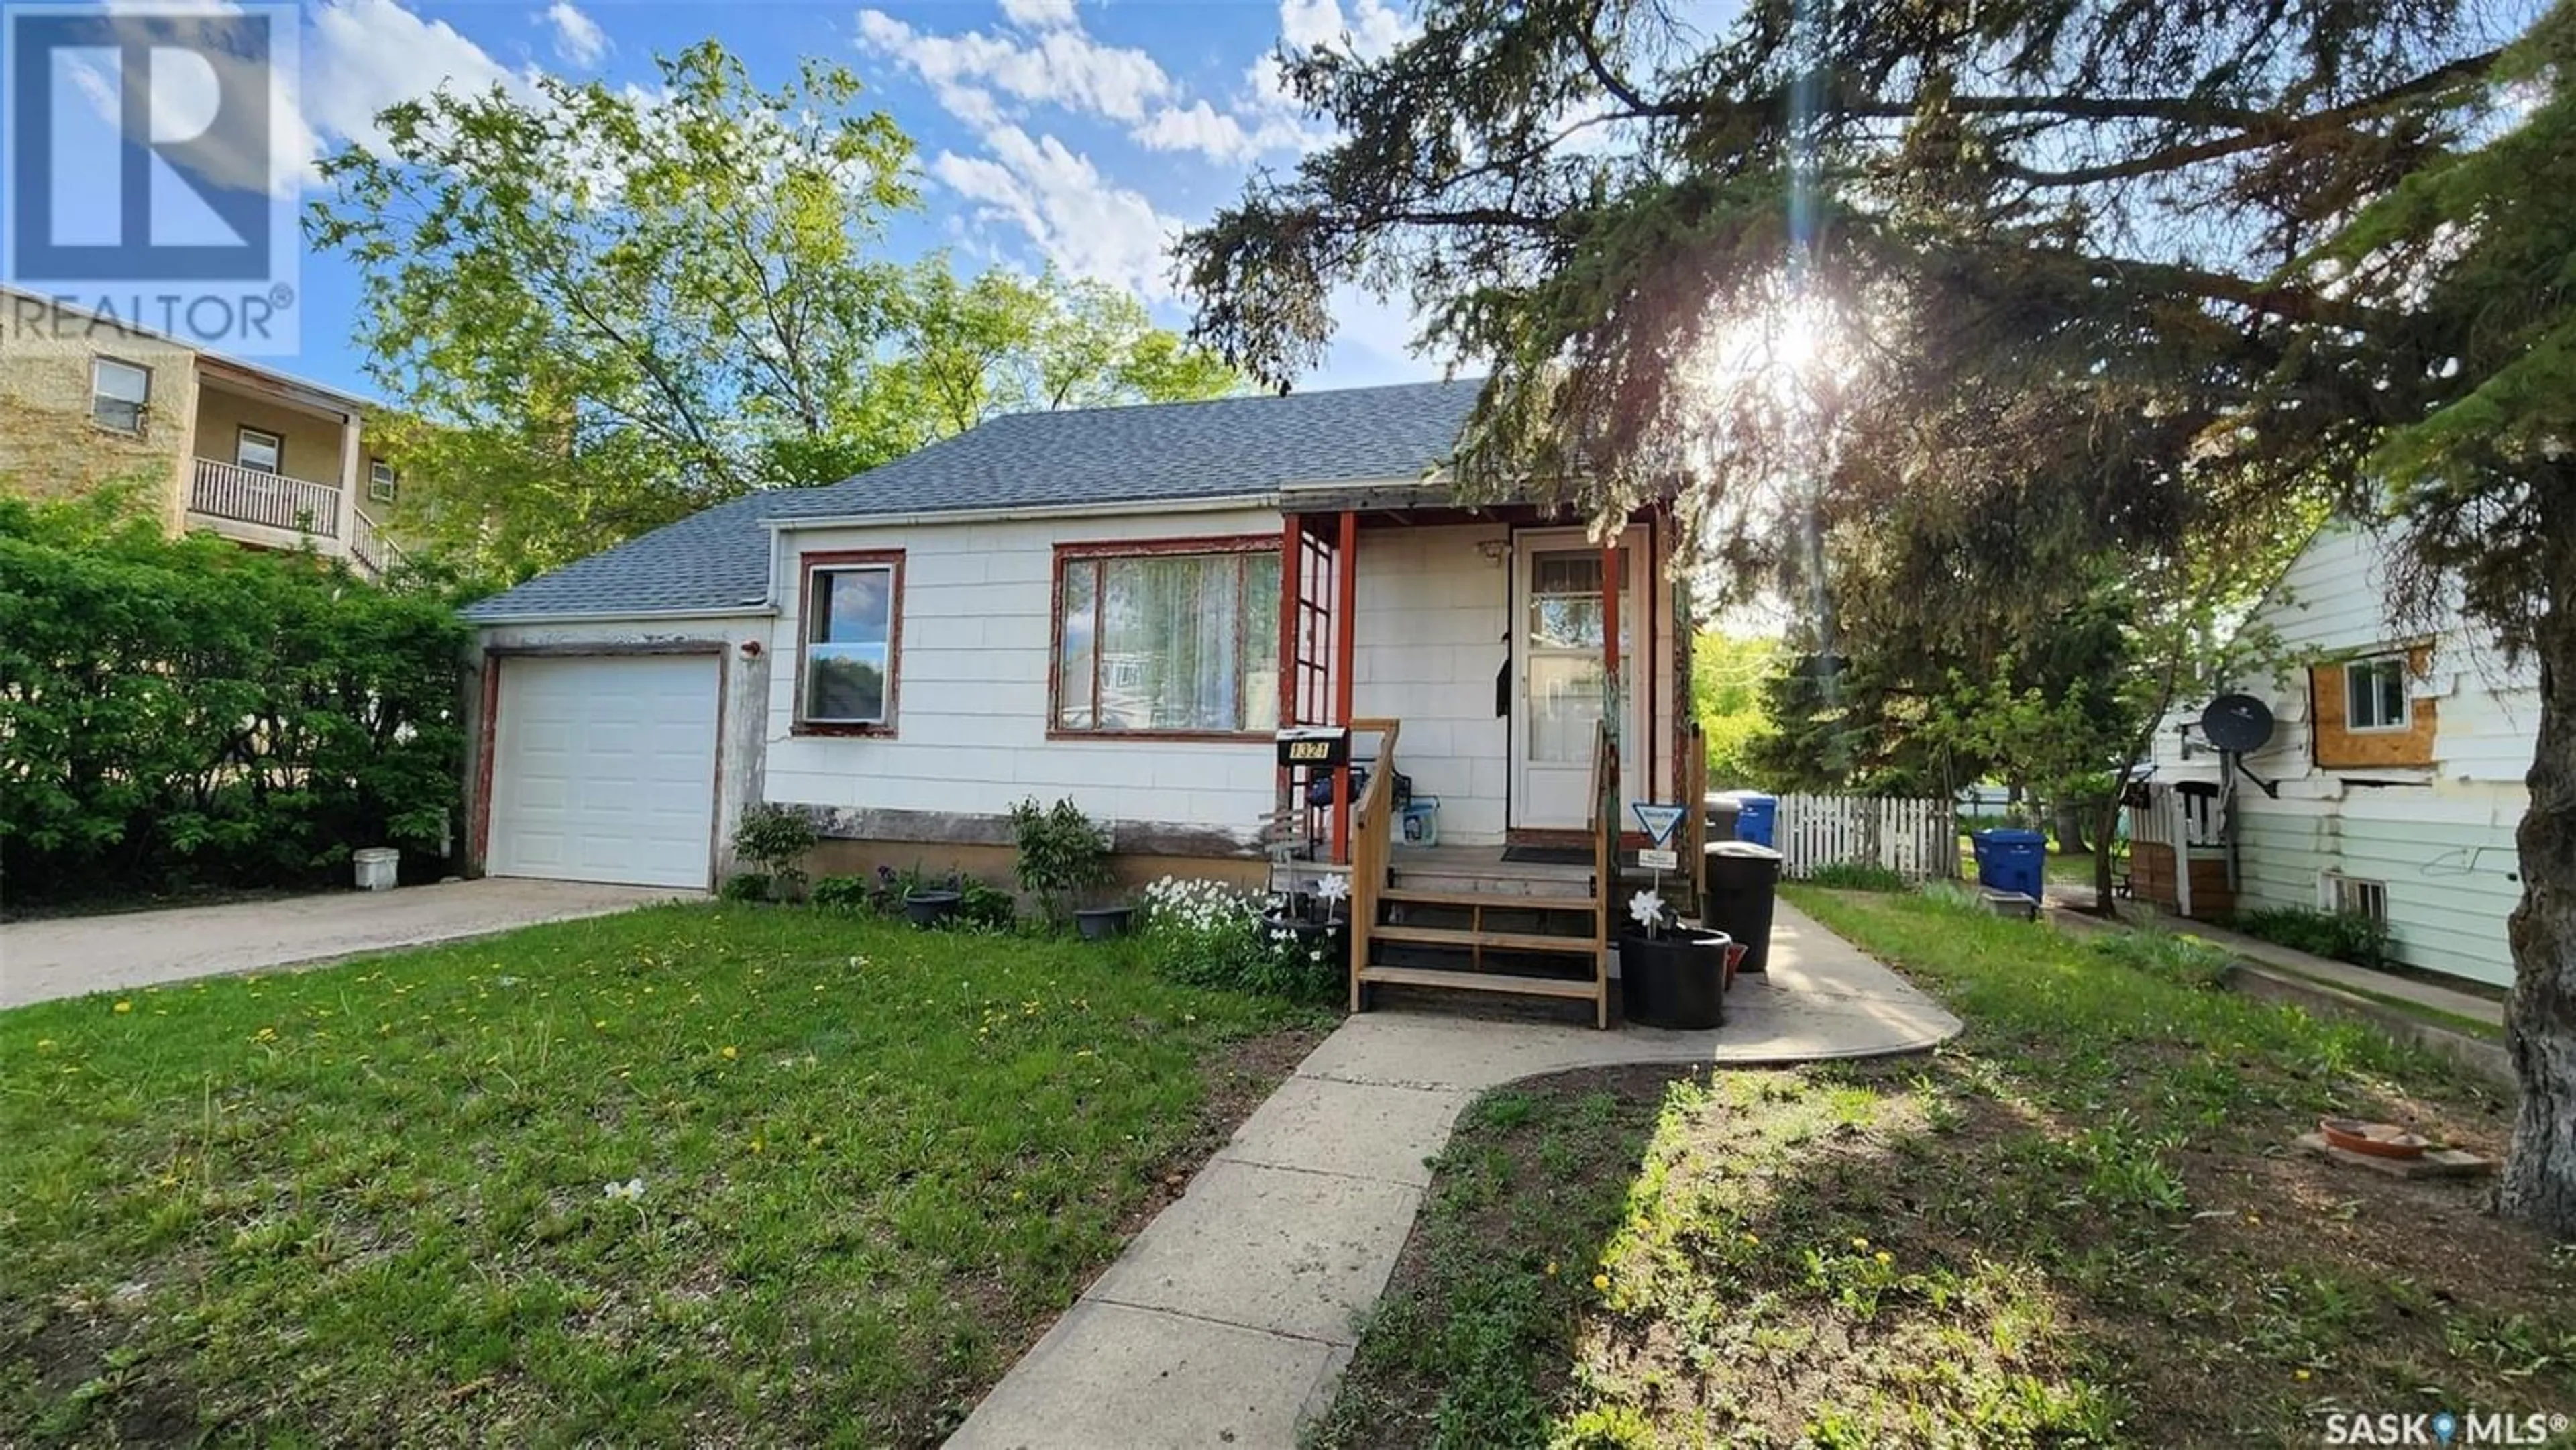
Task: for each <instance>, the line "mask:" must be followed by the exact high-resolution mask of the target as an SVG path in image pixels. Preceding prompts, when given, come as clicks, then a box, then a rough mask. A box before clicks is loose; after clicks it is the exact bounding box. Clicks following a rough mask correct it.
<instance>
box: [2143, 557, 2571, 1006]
mask: <svg viewBox="0 0 2576 1450" xmlns="http://www.w3.org/2000/svg"><path fill="white" fill-rule="evenodd" d="M2391 548H2392V545H2391V542H2390V541H2389V540H2388V539H2387V538H2385V537H2382V536H2380V535H2378V534H2375V533H2373V532H2372V531H2370V530H2368V529H2365V528H2362V527H2359V526H2356V525H2351V524H2337V525H2333V526H2330V527H2328V528H2327V529H2325V530H2324V531H2322V532H2320V533H2319V534H2318V535H2317V536H2316V537H2315V538H2314V539H2312V540H2311V541H2310V542H2309V543H2308V545H2307V547H2306V548H2305V549H2304V550H2303V551H2302V552H2301V553H2300V554H2299V556H2298V558H2297V559H2296V560H2295V561H2293V562H2292V564H2291V565H2290V567H2289V569H2288V570H2287V571H2286V572H2285V573H2284V575H2283V577H2282V578H2281V580H2280V582H2279V583H2278V584H2277V585H2276V586H2275V587H2274V589H2273V590H2272V592H2271V593H2270V594H2269V595H2268V596H2267V597H2266V598H2265V599H2264V601H2263V602H2262V604H2261V605H2260V606H2259V607H2258V608H2257V609H2256V611H2255V613H2254V615H2253V616H2252V618H2251V621H2250V623H2249V626H2248V627H2249V628H2267V629H2269V630H2271V631H2273V632H2275V633H2276V634H2277V636H2278V638H2279V640H2280V643H2281V644H2282V646H2283V647H2284V648H2285V650H2286V651H2287V661H2286V664H2285V666H2284V667H2283V669H2282V670H2281V671H2280V673H2279V674H2278V676H2277V677H2265V678H2259V679H2255V680H2250V681H2244V682H2241V683H2239V684H2238V686H2237V688H2238V689H2239V690H2241V691H2242V692H2243V693H2246V694H2250V695H2253V696H2255V697H2256V698H2257V699H2259V700H2262V701H2263V702H2264V703H2265V704H2266V705H2267V706H2268V708H2269V709H2270V711H2271V714H2272V716H2273V720H2274V725H2273V730H2272V734H2271V738H2270V740H2269V741H2268V742H2267V743H2265V744H2264V746H2263V747H2262V748H2261V749H2259V750H2256V751H2253V752H2250V753H2248V754H2246V755H2245V756H2243V757H2242V759H2243V769H2242V770H2240V771H2236V772H2234V773H2233V774H2232V776H2231V775H2230V774H2229V773H2226V772H2223V771H2222V769H2221V756H2220V755H2219V753H2218V752H2217V751H2216V750H2215V749H2213V748H2211V746H2210V744H2209V742H2208V741H2207V740H2206V739H2205V738H2203V736H2202V733H2201V731H2200V729H2199V727H2198V726H2197V724H2196V723H2195V722H2196V721H2197V720H2198V719H2199V718H2200V714H2201V709H2202V706H2201V704H2199V703H2195V704H2193V705H2192V706H2191V707H2189V708H2188V709H2185V710H2180V711H2176V712H2175V713H2174V714H2173V715H2172V716H2170V717H2168V718H2167V720H2166V721H2165V722H2164V725H2163V728H2162V729H2160V730H2159V731H2158V732H2157V738H2156V750H2155V761H2154V766H2155V768H2154V772H2153V774H2152V776H2151V780H2152V781H2153V783H2154V784H2153V785H2152V786H2151V787H2150V788H2149V789H2148V790H2147V791H2145V792H2143V793H2141V794H2142V795H2143V797H2144V798H2143V799H2142V800H2140V801H2138V803H2136V804H2134V805H2133V806H2132V809H2131V813H2130V827H2131V836H2132V841H2133V847H2132V850H2133V857H2132V882H2133V889H2134V890H2135V891H2136V892H2137V894H2138V895H2139V896H2141V897H2143V898H2146V899H2149V900H2154V901H2158V902H2160V903H2162V904H2164V905H2167V906H2177V907H2184V908H2186V909H2187V911H2188V913H2189V914H2193V915H2198V916H2203V917H2211V918H2215V917H2218V916H2222V915H2225V914H2226V913H2227V912H2229V911H2231V910H2245V909H2252V908H2259V907H2307V908H2314V909H2322V910H2344V911H2356V912H2361V913H2364V914H2366V915H2369V916H2373V917H2376V918H2379V919H2380V920H2382V921H2383V922H2385V923H2386V925H2387V927H2388V931H2389V935H2390V943H2391V947H2392V950H2393V953H2394V955H2395V956H2396V957H2397V958H2398V959H2399V960H2400V961H2402V962H2404V963H2406V964H2408V965H2410V966H2414V967H2419V968H2423V969H2426V970H2429V971H2437V972H2443V973H2448V974H2450V975H2453V976H2459V977H2465V978H2469V979H2471V980H2473V981H2479V982H2485V983H2490V984H2493V985H2498V986H2503V985H2510V984H2511V982H2512V980H2513V958H2512V953H2511V952H2510V950H2509V949H2508V948H2507V946H2506V943H2505V918H2506V917H2507V915H2508V914H2510V913H2511V912H2512V910H2513V907H2514V904H2515V903H2516V902H2517V901H2518V900H2520V899H2521V895H2522V885H2521V871H2520V863H2519V858H2518V856H2517V854H2516V851H2515V846H2514V832H2515V829H2516V827H2517V826H2518V825H2519V824H2520V823H2521V820H2522V814H2523V810H2524V808H2525V807H2526V805H2527V804H2528V802H2529V800H2530V794H2529V792H2528V790H2527V789H2526V788H2525V786H2524V783H2523V782H2524V777H2525V775H2526V773H2527V772H2528V771H2529V770H2530V768H2531V754H2532V743H2533V732H2534V730H2535V729H2536V728H2537V727H2538V724H2539V718H2540V701H2539V695H2538V688H2537V686H2538V681H2537V677H2536V675H2535V673H2534V672H2533V670H2532V669H2531V668H2530V667H2529V666H2528V665H2525V666H2522V667H2508V666H2507V665H2506V664H2505V663H2504V662H2503V660H2502V658H2501V657H2500V656H2499V654H2498V652H2497V651H2496V650H2495V649H2494V648H2493V647H2492V642H2491V640H2489V639H2488V638H2487V637H2485V636H2484V635H2482V634H2481V633H2480V632H2478V631H2476V630H2475V629H2473V628H2471V627H2469V626H2467V625H2466V624H2464V623H2463V622H2462V621H2461V620H2460V619H2459V617H2458V616H2457V614H2456V613H2455V612H2446V613H2445V614H2444V615H2443V616H2442V617H2441V618H2439V619H2436V620H2434V621H2431V622H2430V623H2429V625H2416V626H2407V625H2402V624H2399V623H2397V622H2394V621H2392V618H2391V609H2390V598H2389V589H2390V586H2389V579H2390V560H2391ZM2177 845H2179V847H2180V848H2181V852H2182V859H2183V860H2185V861H2186V862H2188V863H2189V869H2188V870H2187V871H2180V872H2178V871H2177V870H2176V867H2175V864H2174V863H2175V850H2176V847H2177Z"/></svg>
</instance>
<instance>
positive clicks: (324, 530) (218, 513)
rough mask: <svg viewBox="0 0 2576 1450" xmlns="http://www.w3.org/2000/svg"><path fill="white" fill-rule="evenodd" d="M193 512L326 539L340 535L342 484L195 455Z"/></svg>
mask: <svg viewBox="0 0 2576 1450" xmlns="http://www.w3.org/2000/svg"><path fill="white" fill-rule="evenodd" d="M188 509H189V511H190V512H191V513H200V514H206V515H210V516H212V517H214V518H219V519H234V520H237V521H239V522H241V523H245V524H266V525H268V526H269V527H271V528H278V529H294V530H296V531H298V532H300V533H307V534H314V535H318V536H320V537H322V538H326V539H336V538H338V537H339V536H340V487H339V485H338V484H332V483H308V482H306V481H305V480H303V479H300V478H288V477H287V476H285V475H284V474H280V473H262V472H260V471H259V470H258V469H255V468H242V467H239V466H237V465H235V464H230V463H218V462H216V461H215V460H214V459H211V458H200V459H198V460H197V476H196V480H195V482H194V483H193V484H192V485H191V486H190V488H189V490H188Z"/></svg>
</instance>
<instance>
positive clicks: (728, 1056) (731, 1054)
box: [717, 1043, 741, 1062]
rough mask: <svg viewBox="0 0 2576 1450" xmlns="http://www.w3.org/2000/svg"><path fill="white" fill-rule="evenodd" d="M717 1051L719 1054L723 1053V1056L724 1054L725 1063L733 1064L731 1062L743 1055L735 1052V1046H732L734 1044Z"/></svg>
mask: <svg viewBox="0 0 2576 1450" xmlns="http://www.w3.org/2000/svg"><path fill="white" fill-rule="evenodd" d="M717 1051H719V1052H721V1053H723V1054H724V1060H725V1061H727V1062H731V1061H733V1060H734V1059H735V1058H736V1057H738V1056H740V1055H741V1054H740V1053H737V1052H736V1051H734V1048H733V1044H732V1043H726V1044H725V1045H724V1046H723V1047H721V1048H719V1049H717Z"/></svg>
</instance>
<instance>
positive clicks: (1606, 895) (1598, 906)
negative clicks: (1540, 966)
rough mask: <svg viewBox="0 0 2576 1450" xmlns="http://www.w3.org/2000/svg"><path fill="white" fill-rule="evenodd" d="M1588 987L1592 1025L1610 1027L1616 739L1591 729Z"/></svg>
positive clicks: (1604, 726) (1600, 728)
mask: <svg viewBox="0 0 2576 1450" xmlns="http://www.w3.org/2000/svg"><path fill="white" fill-rule="evenodd" d="M1592 893H1593V896H1594V897H1595V898H1596V899H1595V901H1594V903H1593V926H1592V986H1593V999H1592V1007H1593V1017H1594V1021H1595V1025H1597V1026H1601V1027H1607V1026H1609V1025H1610V913H1611V912H1612V911H1613V910H1615V909H1616V907H1615V904H1614V902H1613V900H1612V898H1614V897H1616V896H1617V895H1618V894H1619V739H1618V737H1617V736H1616V735H1615V734H1613V733H1612V732H1611V728H1610V721H1609V720H1608V718H1606V717H1605V718H1603V719H1601V720H1600V721H1598V722H1596V723H1595V724H1594V725H1593V727H1592Z"/></svg>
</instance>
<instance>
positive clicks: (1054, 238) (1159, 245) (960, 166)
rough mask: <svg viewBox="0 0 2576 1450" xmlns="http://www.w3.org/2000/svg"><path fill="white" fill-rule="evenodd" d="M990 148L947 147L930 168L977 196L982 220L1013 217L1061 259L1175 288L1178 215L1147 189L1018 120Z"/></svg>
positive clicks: (1157, 288)
mask: <svg viewBox="0 0 2576 1450" xmlns="http://www.w3.org/2000/svg"><path fill="white" fill-rule="evenodd" d="M984 145H985V148H986V150H987V152H988V153H989V154H987V155H984V156H961V155H959V154H957V153H956V152H954V151H943V152H941V153H940V154H939V156H938V157H937V158H936V159H934V160H933V161H932V162H931V163H930V174H931V175H932V176H934V177H936V178H938V179H939V181H940V182H942V183H943V184H945V185H946V186H947V187H948V188H949V189H951V190H953V191H955V192H957V193H958V194H959V195H961V196H963V197H966V198H967V199H968V200H970V201H973V202H975V203H976V204H977V209H978V211H979V213H980V214H981V216H982V217H983V219H984V220H987V221H1008V222H1010V223H1012V224H1015V225H1017V226H1018V227H1019V228H1020V230H1021V231H1023V232H1025V233H1027V234H1028V238H1029V241H1030V243H1031V244H1032V245H1034V246H1035V247H1036V248H1037V249H1038V250H1039V251H1040V252H1041V253H1043V254H1045V256H1046V257H1047V258H1048V259H1049V260H1050V261H1052V262H1054V263H1055V264H1056V265H1057V266H1059V267H1061V268H1063V269H1064V270H1065V271H1067V272H1069V273H1071V274H1073V275H1075V276H1078V277H1097V278H1099V279H1100V280H1102V281H1104V282H1110V283H1114V284H1116V285H1118V286H1121V287H1126V288H1129V289H1131V290H1133V291H1135V292H1137V293H1138V294H1139V295H1141V296H1143V297H1145V298H1146V299H1148V300H1149V301H1152V300H1161V299H1164V298H1168V297H1170V296H1171V295H1172V282H1171V277H1170V275H1169V266H1170V263H1169V261H1168V259H1167V253H1166V248H1167V246H1168V244H1169V240H1170V238H1171V236H1172V235H1173V234H1174V233H1175V232H1177V231H1179V230H1180V227H1181V223H1180V221H1179V220H1178V219H1177V218H1173V217H1168V216H1165V215H1163V214H1162V213H1161V212H1159V211H1157V210H1155V209H1154V204H1153V202H1152V201H1150V200H1149V199H1147V198H1146V196H1145V194H1144V193H1142V192H1139V191H1135V190H1131V189H1129V188H1127V187H1123V186H1119V185H1117V184H1115V183H1114V182H1111V181H1110V180H1109V179H1107V178H1106V177H1104V176H1102V175H1101V174H1100V168H1098V167H1097V166H1094V165H1093V164H1092V162H1091V158H1089V157H1087V156H1084V155H1082V154H1081V153H1079V152H1077V151H1074V150H1072V149H1070V148H1068V147H1067V146H1066V145H1065V144H1064V143H1063V142H1062V141H1059V140H1057V139H1056V138H1055V137H1053V136H1037V137H1032V136H1030V135H1029V134H1028V133H1027V132H1026V131H1023V130H1021V129H1020V128H1019V127H1017V126H1011V125H1001V126H995V127H993V128H991V129H989V130H987V131H986V132H985V133H984Z"/></svg>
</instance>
